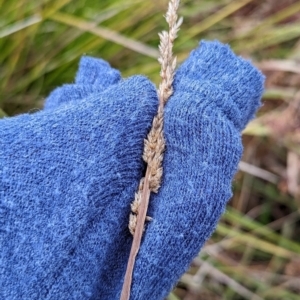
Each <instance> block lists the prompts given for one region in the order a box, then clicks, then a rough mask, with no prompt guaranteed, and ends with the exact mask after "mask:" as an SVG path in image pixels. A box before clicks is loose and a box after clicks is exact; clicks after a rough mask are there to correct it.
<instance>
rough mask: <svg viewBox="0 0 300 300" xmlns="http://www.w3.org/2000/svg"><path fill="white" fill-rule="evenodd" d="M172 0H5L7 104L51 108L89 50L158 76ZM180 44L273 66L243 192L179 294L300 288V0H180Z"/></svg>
mask: <svg viewBox="0 0 300 300" xmlns="http://www.w3.org/2000/svg"><path fill="white" fill-rule="evenodd" d="M166 2H167V1H162V0H122V1H121V0H101V1H94V0H77V1H75V0H73V1H72V0H52V1H50V0H39V1H37V0H10V1H4V0H0V108H1V110H0V114H1V116H2V117H3V116H6V115H7V116H12V115H15V114H18V113H20V112H24V111H35V110H37V109H40V108H42V105H43V101H44V99H45V97H46V96H47V95H48V93H49V92H50V91H51V90H53V89H54V88H55V87H57V86H59V85H61V84H63V83H67V82H72V81H73V78H74V74H75V72H76V69H77V64H78V60H79V58H80V56H81V55H82V54H89V55H92V56H98V57H102V58H104V59H106V60H108V61H109V62H110V63H111V64H112V65H113V66H114V67H116V68H119V69H120V70H121V71H122V73H123V75H124V76H125V77H126V76H129V75H131V74H135V73H143V74H146V75H147V76H149V77H150V78H151V79H152V80H153V81H154V82H156V83H157V82H158V81H159V64H158V62H157V61H156V59H155V57H156V56H157V45H158V35H157V33H158V32H160V31H161V30H162V29H165V27H166V25H165V22H164V19H163V17H162V16H163V13H164V12H165V10H166ZM180 14H181V15H183V16H184V23H183V25H182V28H181V31H180V35H179V38H178V40H177V42H176V45H175V49H174V50H175V53H176V54H177V55H178V57H179V60H180V61H182V60H183V59H184V58H185V57H186V56H187V55H188V53H189V51H190V50H191V49H193V48H194V47H195V46H196V45H197V43H198V41H199V40H200V39H202V38H205V39H219V40H221V41H222V42H225V43H229V44H230V45H231V46H232V47H233V49H234V50H235V51H236V52H237V53H239V54H240V55H242V56H244V57H247V58H251V59H253V61H254V62H255V63H256V64H257V66H258V67H259V68H260V69H261V70H262V71H263V72H264V73H265V74H266V75H267V81H266V91H265V95H264V105H263V107H262V108H261V110H260V112H259V117H258V118H257V119H256V120H255V121H253V122H252V123H251V124H250V125H249V126H248V128H247V129H246V130H245V134H244V145H245V153H244V157H243V160H242V162H241V164H240V171H239V173H238V174H237V176H236V180H235V181H234V191H235V193H234V197H233V199H232V200H231V202H230V205H229V206H228V209H227V212H226V213H225V214H224V216H223V218H222V221H221V222H220V224H219V226H218V228H217V230H216V232H215V234H214V235H213V237H212V238H211V239H210V241H209V242H208V243H207V244H206V246H205V247H204V249H203V250H202V251H201V253H200V254H199V256H198V257H197V258H196V259H195V260H194V262H193V264H192V266H191V269H190V271H189V272H188V273H186V274H185V275H184V276H183V277H182V278H181V280H180V282H179V283H178V286H177V287H176V289H175V290H174V291H173V293H172V294H170V295H169V297H168V298H169V299H172V300H175V299H185V300H192V299H208V300H209V299H272V300H273V299H285V300H288V299H299V293H300V230H299V229H300V227H299V224H300V223H299V219H300V214H299V207H300V199H299V195H300V189H299V172H300V156H299V155H300V147H299V146H298V145H299V141H300V131H299V125H300V123H299V121H300V117H299V115H298V111H299V107H300V106H299V103H300V93H299V87H300V2H299V1H297V0H285V1H281V0H265V1H259V0H239V1H237V0H182V5H181V9H180Z"/></svg>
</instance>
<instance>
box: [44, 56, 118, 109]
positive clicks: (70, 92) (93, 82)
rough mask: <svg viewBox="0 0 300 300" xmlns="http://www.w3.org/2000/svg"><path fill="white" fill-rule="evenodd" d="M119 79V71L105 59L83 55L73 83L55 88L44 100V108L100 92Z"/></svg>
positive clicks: (50, 107)
mask: <svg viewBox="0 0 300 300" xmlns="http://www.w3.org/2000/svg"><path fill="white" fill-rule="evenodd" d="M120 79H121V74H120V72H119V71H118V70H116V69H113V68H111V67H110V65H109V63H107V62H106V61H105V60H102V59H99V58H91V57H88V56H83V57H82V58H81V60H80V63H79V69H78V72H77V75H76V78H75V84H65V85H63V86H62V87H59V88H57V89H55V90H54V91H53V92H52V93H51V94H50V95H49V97H48V98H47V99H46V100H45V104H44V108H45V109H46V110H47V109H54V108H56V107H58V106H59V105H60V104H62V103H68V102H73V103H74V102H75V101H77V100H79V99H83V98H85V97H87V96H89V95H91V94H93V93H101V92H103V91H105V90H106V89H107V88H108V87H110V86H112V85H114V84H117V83H118V82H119V80H120Z"/></svg>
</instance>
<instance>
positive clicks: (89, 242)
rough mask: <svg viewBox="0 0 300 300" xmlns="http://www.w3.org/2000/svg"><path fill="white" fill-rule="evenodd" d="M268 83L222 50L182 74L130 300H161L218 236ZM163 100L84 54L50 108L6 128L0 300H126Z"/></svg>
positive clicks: (0, 175)
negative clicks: (148, 156)
mask: <svg viewBox="0 0 300 300" xmlns="http://www.w3.org/2000/svg"><path fill="white" fill-rule="evenodd" d="M107 74H110V75H111V76H110V75H107ZM106 79H107V81H106ZM263 80H264V79H263V76H262V74H261V73H260V72H259V71H258V70H256V69H255V68H254V67H253V66H252V65H251V63H250V62H248V61H246V60H244V59H242V58H240V57H237V56H236V55H234V54H233V52H232V51H231V50H230V48H229V47H228V46H225V45H223V44H221V43H219V42H206V41H203V42H201V44H200V46H199V48H197V49H196V50H194V51H193V52H192V53H191V55H190V57H189V58H188V59H187V60H186V61H185V62H184V63H183V64H182V65H181V66H180V68H179V69H178V71H177V73H176V77H175V82H174V95H173V96H172V97H171V98H170V99H169V101H168V103H167V105H166V108H165V124H164V133H165V138H166V152H165V157H164V162H163V167H164V175H163V182H162V187H161V189H160V190H159V192H158V194H155V195H152V196H151V199H150V207H149V211H148V215H150V216H151V217H152V218H153V220H152V221H151V222H149V223H148V224H147V225H146V231H145V233H144V237H143V241H142V245H141V249H140V252H139V254H138V257H137V261H136V266H135V269H134V274H133V284H132V292H131V297H130V299H163V298H164V297H165V296H166V295H167V294H168V293H169V291H170V290H171V289H172V287H173V286H174V284H175V283H176V281H177V280H178V279H179V278H180V276H181V275H182V274H183V273H184V271H185V270H186V269H187V268H188V266H189V264H190V262H191V260H192V259H193V258H194V257H195V256H196V255H197V253H198V252H199V251H200V249H201V247H202V246H203V244H204V242H205V241H206V240H207V239H208V238H209V237H210V235H211V234H212V232H213V231H214V229H215V227H216V224H217V222H218V220H219V218H220V216H221V215H222V213H223V212H224V210H225V206H226V203H227V201H228V200H229V199H230V197H231V195H232V194H231V181H232V178H233V176H234V174H235V172H236V170H237V165H238V162H239V160H240V157H241V153H242V144H241V137H240V135H241V134H240V132H241V130H242V129H243V128H244V127H245V125H246V124H247V122H248V121H249V120H250V119H251V118H253V117H254V114H255V112H256V110H257V108H258V107H259V106H260V98H261V95H262V92H263ZM74 100H75V101H74ZM157 101H158V100H157V95H156V91H155V89H154V87H153V85H152V84H151V83H150V82H149V81H148V80H147V79H145V78H143V77H141V76H135V77H132V78H129V79H127V80H120V74H119V72H118V71H116V70H114V69H112V68H111V67H110V66H109V65H107V64H106V63H103V61H101V60H97V59H92V58H88V57H85V58H83V59H82V61H81V65H80V68H79V71H78V73H77V76H76V80H75V84H73V85H65V86H63V87H62V88H59V89H57V90H56V91H54V92H53V93H52V94H51V95H50V97H49V98H48V99H47V100H46V105H45V110H44V111H42V112H38V113H35V114H33V115H28V114H25V115H21V116H18V117H14V118H7V119H4V120H2V121H1V122H0V245H1V248H0V286H1V289H0V299H9V300H10V299H119V297H120V293H121V288H122V283H123V278H124V274H125V270H126V264H127V260H128V256H129V250H130V246H131V241H132V237H131V236H130V234H129V231H128V228H127V225H128V217H129V211H130V205H129V204H130V202H131V201H132V200H133V197H134V192H135V191H136V189H137V187H138V183H139V179H140V178H141V176H142V173H143V171H144V167H145V166H144V164H143V162H142V160H141V156H142V151H143V139H144V138H145V137H146V134H147V132H148V131H149V128H150V126H151V121H152V118H153V116H154V115H155V112H156V110H157Z"/></svg>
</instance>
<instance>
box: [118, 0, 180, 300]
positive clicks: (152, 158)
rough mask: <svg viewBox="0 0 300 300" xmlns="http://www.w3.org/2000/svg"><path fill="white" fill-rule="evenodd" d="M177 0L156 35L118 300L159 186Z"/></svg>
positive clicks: (126, 291) (125, 291)
mask: <svg viewBox="0 0 300 300" xmlns="http://www.w3.org/2000/svg"><path fill="white" fill-rule="evenodd" d="M179 2H180V0H170V1H169V5H168V10H167V13H166V16H165V17H166V20H167V23H168V25H169V31H168V32H166V31H163V32H162V33H160V34H159V37H160V45H159V53H160V56H159V58H158V61H159V63H160V65H161V71H160V76H161V79H162V80H161V83H160V85H159V89H158V98H159V107H158V112H157V115H156V116H155V118H154V120H153V123H152V128H151V130H150V132H149V134H148V137H147V139H146V140H145V143H144V154H143V159H144V161H145V162H146V163H147V170H146V174H145V177H144V178H142V179H141V182H140V184H139V190H138V192H137V193H136V195H135V200H134V201H133V203H132V204H131V209H132V212H133V214H131V215H130V222H129V229H130V232H131V233H132V234H133V242H132V246H131V250H130V255H129V260H128V264H127V269H126V274H125V278H124V283H123V288H122V293H121V298H120V299H121V300H128V299H129V297H130V289H131V282H132V276H133V269H134V264H135V259H136V256H137V254H138V252H139V249H140V245H141V240H142V235H143V231H144V225H145V220H146V218H147V216H146V215H147V210H148V204H149V198H150V193H151V192H154V193H157V192H158V189H159V187H160V184H161V177H162V160H163V152H164V150H165V140H164V136H163V119H164V114H163V111H164V105H165V104H166V102H167V100H168V99H169V97H170V96H171V95H172V93H173V87H172V84H173V80H174V74H175V67H176V58H174V57H173V52H172V49H173V43H174V40H175V39H176V37H177V33H178V30H179V27H180V25H181V23H182V18H180V19H179V20H178V16H177V10H178V7H179Z"/></svg>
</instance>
